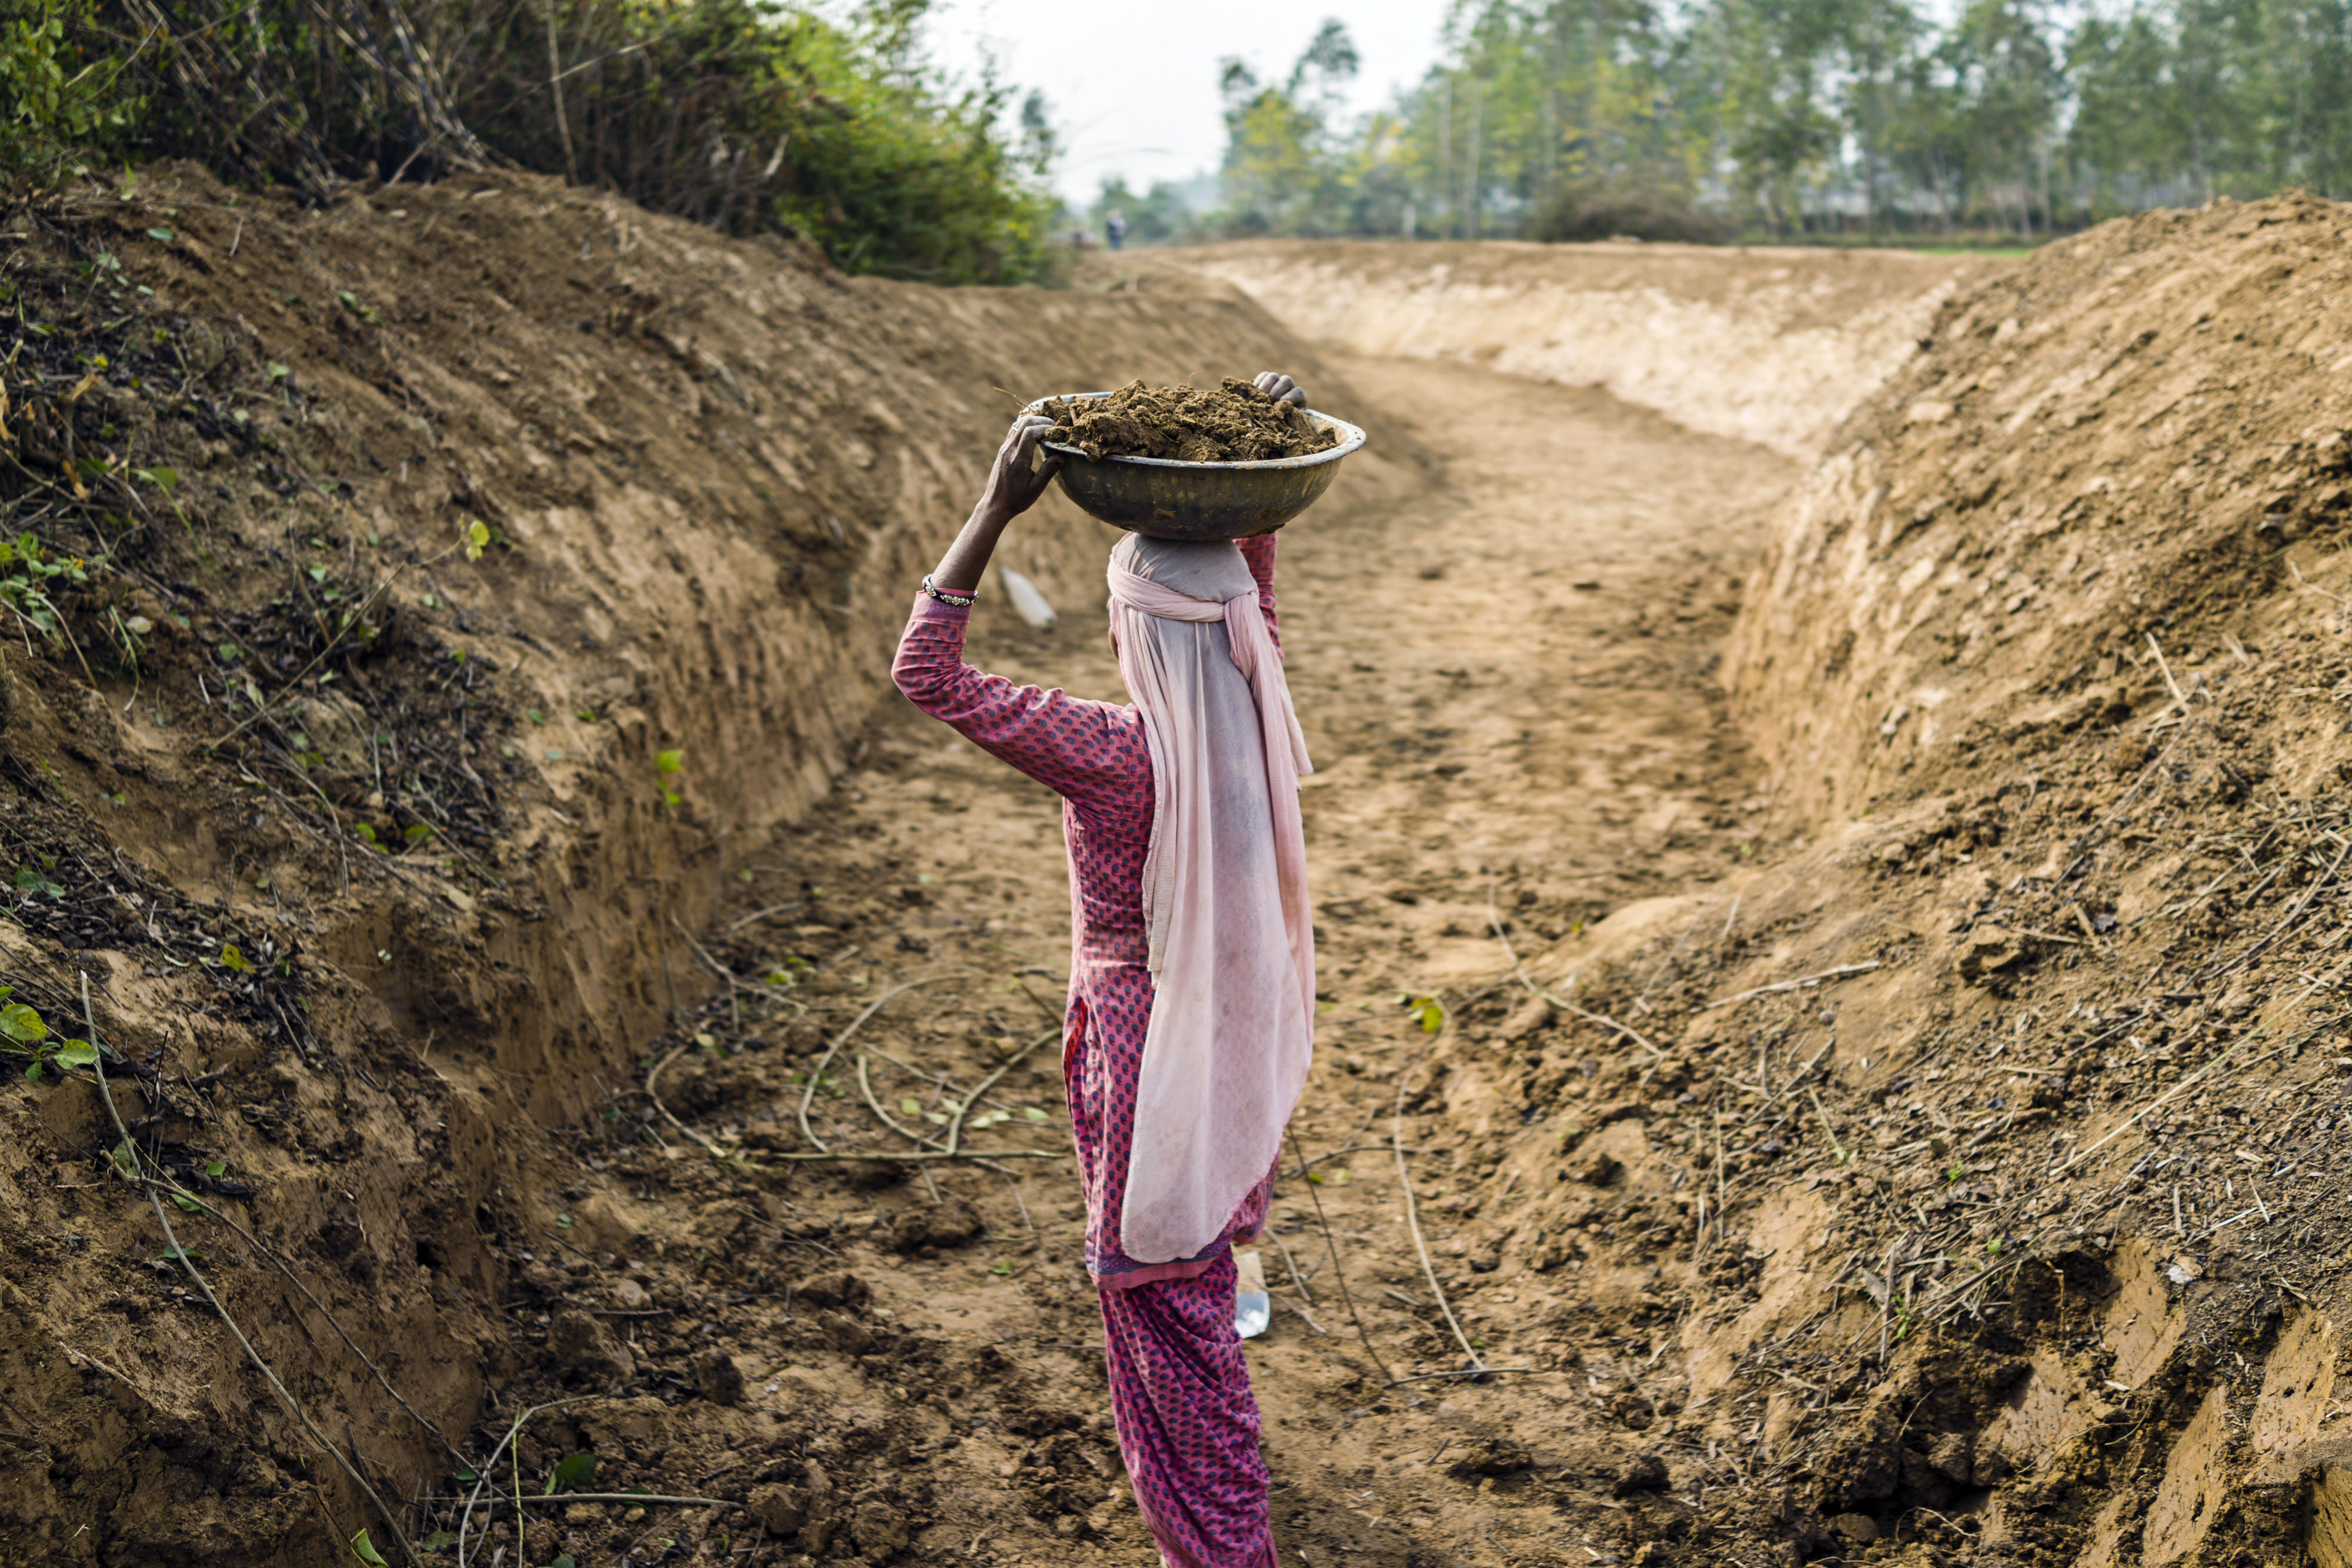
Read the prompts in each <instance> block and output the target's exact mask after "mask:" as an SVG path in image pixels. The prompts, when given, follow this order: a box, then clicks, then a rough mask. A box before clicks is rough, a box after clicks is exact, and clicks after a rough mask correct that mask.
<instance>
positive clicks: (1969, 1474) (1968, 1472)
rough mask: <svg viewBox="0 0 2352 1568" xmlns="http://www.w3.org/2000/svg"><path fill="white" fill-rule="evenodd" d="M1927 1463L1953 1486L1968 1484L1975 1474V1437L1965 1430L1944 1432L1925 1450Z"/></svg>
mask: <svg viewBox="0 0 2352 1568" xmlns="http://www.w3.org/2000/svg"><path fill="white" fill-rule="evenodd" d="M1927 1464H1928V1466H1929V1468H1931V1469H1934V1470H1935V1472H1936V1473H1937V1475H1939V1476H1942V1477H1943V1478H1944V1479H1946V1480H1948V1481H1950V1482H1952V1483H1953V1484H1954V1485H1955V1486H1966V1485H1968V1484H1969V1481H1970V1479H1973V1478H1974V1475H1975V1467H1976V1439H1975V1438H1974V1437H1970V1436H1969V1434H1968V1433H1966V1432H1947V1433H1945V1434H1944V1435H1943V1436H1942V1437H1938V1438H1937V1439H1936V1446H1935V1447H1934V1448H1930V1449H1928V1450H1927Z"/></svg>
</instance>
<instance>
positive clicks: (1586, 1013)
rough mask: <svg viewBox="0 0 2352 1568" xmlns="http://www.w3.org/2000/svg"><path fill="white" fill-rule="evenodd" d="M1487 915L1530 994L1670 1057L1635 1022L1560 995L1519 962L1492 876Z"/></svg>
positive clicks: (1653, 1052)
mask: <svg viewBox="0 0 2352 1568" xmlns="http://www.w3.org/2000/svg"><path fill="white" fill-rule="evenodd" d="M1486 919H1487V921H1488V923H1489V924H1490V925H1493V926H1494V928H1495V940H1496V941H1497V942H1500V943H1501V944H1502V945H1503V953H1504V956H1507V957H1508V958H1509V959H1510V960H1511V975H1512V977H1513V978H1515V979H1517V981H1518V982H1519V984H1521V985H1522V986H1525V987H1526V988H1528V992H1529V993H1530V994H1532V995H1534V996H1538V997H1540V998H1543V999H1544V1000H1545V1001H1547V1002H1549V1003H1550V1004H1551V1005H1552V1006H1553V1007H1556V1008H1558V1009H1560V1010H1561V1011H1563V1012H1571V1013H1574V1014H1575V1015H1576V1016H1577V1017H1578V1018H1580V1019H1585V1020H1587V1021H1588V1022H1591V1023H1597V1024H1600V1025H1601V1026H1602V1027H1603V1028H1606V1029H1613V1030H1616V1031H1617V1032H1618V1033H1619V1034H1622V1035H1623V1036H1624V1037H1625V1038H1626V1039H1628V1040H1632V1041H1633V1043H1634V1044H1635V1045H1638V1046H1640V1047H1641V1048H1642V1049H1643V1051H1648V1052H1649V1053H1650V1054H1651V1055H1653V1056H1654V1057H1656V1058H1657V1059H1658V1060H1659V1061H1664V1060H1665V1059H1666V1053H1665V1052H1664V1051H1660V1050H1659V1049H1658V1048H1657V1047H1656V1046H1654V1045H1653V1044H1651V1043H1650V1041H1649V1040H1647V1039H1646V1038H1644V1037H1643V1033H1642V1031H1641V1030H1637V1029H1635V1028H1633V1026H1632V1025H1631V1024H1622V1023H1619V1022H1618V1021H1617V1020H1616V1019H1613V1018H1611V1017H1610V1016H1609V1015H1608V1014H1607V1013H1596V1012H1594V1011H1592V1010H1591V1009H1590V1008H1580V1007H1578V1006H1577V1005H1576V1004H1575V1003H1574V1002H1571V1001H1570V1000H1568V999H1567V998H1564V997H1556V996H1554V995H1552V994H1551V993H1550V992H1549V991H1547V990H1545V989H1544V988H1542V987H1541V986H1538V984H1536V982H1535V978H1534V977H1533V976H1531V975H1529V974H1528V971H1527V968H1526V967H1525V966H1524V965H1522V964H1521V963H1520V962H1519V954H1518V950H1517V948H1515V947H1513V946H1511V939H1510V937H1509V936H1506V935H1504V932H1503V914H1502V911H1501V910H1500V909H1498V908H1497V907H1496V904H1495V884H1494V883H1493V881H1492V880H1491V879H1490V880H1489V881H1488V882H1487V884H1486Z"/></svg>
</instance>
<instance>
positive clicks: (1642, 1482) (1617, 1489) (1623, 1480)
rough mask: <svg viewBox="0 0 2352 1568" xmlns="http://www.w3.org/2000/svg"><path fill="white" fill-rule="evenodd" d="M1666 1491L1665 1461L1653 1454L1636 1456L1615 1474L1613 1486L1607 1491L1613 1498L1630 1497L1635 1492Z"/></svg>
mask: <svg viewBox="0 0 2352 1568" xmlns="http://www.w3.org/2000/svg"><path fill="white" fill-rule="evenodd" d="M1609 1490H1610V1494H1611V1495H1612V1496H1613V1497H1632V1496H1633V1494H1634V1493H1635V1492H1644V1491H1664V1490H1666V1461H1665V1460H1664V1459H1662V1458H1659V1457H1658V1456H1657V1455H1655V1454H1636V1455H1635V1456H1633V1458H1632V1459H1630V1460H1628V1461H1627V1462H1626V1465H1625V1468H1624V1469H1622V1470H1620V1471H1618V1472H1617V1479H1616V1482H1615V1484H1614V1485H1612V1486H1611V1488H1610V1489H1609Z"/></svg>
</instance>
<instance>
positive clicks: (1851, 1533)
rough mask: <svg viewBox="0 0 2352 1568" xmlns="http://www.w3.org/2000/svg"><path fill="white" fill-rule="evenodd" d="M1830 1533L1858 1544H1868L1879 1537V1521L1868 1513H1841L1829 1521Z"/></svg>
mask: <svg viewBox="0 0 2352 1568" xmlns="http://www.w3.org/2000/svg"><path fill="white" fill-rule="evenodd" d="M1829 1527H1830V1533H1831V1534H1832V1535H1837V1536H1842V1537H1843V1538H1844V1539H1845V1540H1847V1541H1851V1542H1853V1543H1854V1544H1855V1545H1856V1546H1867V1545H1869V1544H1870V1543H1871V1542H1874V1541H1875V1540H1877V1539H1878V1521H1876V1520H1874V1519H1873V1518H1871V1517H1870V1515H1868V1514H1866V1513H1841V1514H1837V1515H1834V1516H1832V1518H1831V1520H1830V1521H1829Z"/></svg>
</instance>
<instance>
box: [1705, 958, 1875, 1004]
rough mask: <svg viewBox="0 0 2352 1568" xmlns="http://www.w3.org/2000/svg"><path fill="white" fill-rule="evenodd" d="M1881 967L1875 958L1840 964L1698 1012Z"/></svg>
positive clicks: (1781, 981) (1774, 983) (1759, 988)
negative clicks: (1856, 962) (1861, 961)
mask: <svg viewBox="0 0 2352 1568" xmlns="http://www.w3.org/2000/svg"><path fill="white" fill-rule="evenodd" d="M1879 967H1882V966H1881V965H1880V964H1879V961H1878V960H1877V959H1875V958H1872V959H1870V960H1868V961H1867V962H1864V963H1860V964H1841V965H1839V966H1838V967H1836V968H1834V969H1823V970H1822V972H1821V973H1820V974H1818V975H1800V976H1798V977H1796V978H1795V979H1793V980H1776V981H1774V982H1773V983H1772V984H1770V985H1769V986H1759V987H1757V988H1755V989H1754V990H1752V991H1742V992H1740V993H1739V994H1738V996H1736V997H1726V998H1723V999H1722V1000H1721V1001H1716V1002H1708V1003H1706V1004H1705V1005H1704V1006H1702V1007H1701V1008H1700V1009H1698V1010H1699V1011H1701V1012H1711V1011H1713V1010H1714V1009H1717V1008H1727V1007H1729V1006H1731V1005H1732V1004H1733V1003H1735V1002H1744V1001H1748V1000H1751V999H1753V998H1757V997H1769V996H1773V995H1775V994H1777V993H1779V992H1781V991H1797V990H1803V989H1805V988H1808V987H1811V986H1818V985H1820V984H1821V983H1822V981H1824V980H1836V979H1843V977H1846V976H1848V975H1864V974H1868V973H1869V972H1870V971H1871V970H1873V969H1875V968H1879Z"/></svg>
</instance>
